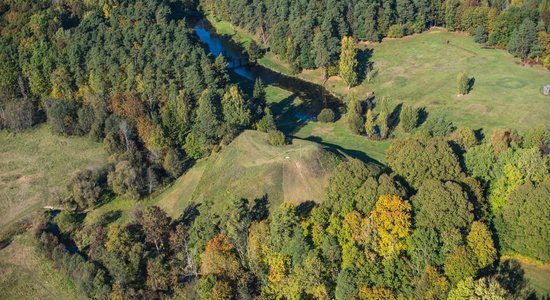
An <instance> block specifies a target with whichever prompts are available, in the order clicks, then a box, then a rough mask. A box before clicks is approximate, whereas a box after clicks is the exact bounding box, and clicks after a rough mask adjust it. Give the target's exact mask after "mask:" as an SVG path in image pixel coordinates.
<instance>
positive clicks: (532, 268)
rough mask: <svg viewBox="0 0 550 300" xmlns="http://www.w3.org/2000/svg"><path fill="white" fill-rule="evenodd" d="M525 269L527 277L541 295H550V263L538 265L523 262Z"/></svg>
mask: <svg viewBox="0 0 550 300" xmlns="http://www.w3.org/2000/svg"><path fill="white" fill-rule="evenodd" d="M521 266H522V268H523V270H524V271H525V278H527V279H529V284H530V285H531V286H532V287H533V288H534V289H535V290H536V291H537V293H538V294H539V295H541V296H542V295H545V296H546V297H550V265H548V264H546V265H542V266H537V265H534V264H529V263H523V262H522V263H521Z"/></svg>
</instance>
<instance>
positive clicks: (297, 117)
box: [269, 93, 315, 135]
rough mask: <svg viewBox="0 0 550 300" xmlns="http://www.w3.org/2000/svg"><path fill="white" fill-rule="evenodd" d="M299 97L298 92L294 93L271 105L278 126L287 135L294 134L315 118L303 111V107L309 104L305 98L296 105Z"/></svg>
mask: <svg viewBox="0 0 550 300" xmlns="http://www.w3.org/2000/svg"><path fill="white" fill-rule="evenodd" d="M297 98H298V93H293V94H292V95H290V96H288V97H286V98H285V99H283V100H282V101H279V102H275V103H271V104H270V105H269V106H270V109H271V112H272V113H273V116H274V118H275V124H276V125H277V128H278V129H279V130H280V131H282V132H283V133H284V134H285V135H292V134H294V133H296V132H298V131H300V129H302V127H304V126H305V125H306V124H307V123H308V122H309V121H313V120H314V118H315V117H314V116H312V115H310V114H308V113H307V112H305V111H303V108H304V107H307V105H308V103H307V100H303V102H302V103H301V104H300V105H296V103H295V101H296V99H297Z"/></svg>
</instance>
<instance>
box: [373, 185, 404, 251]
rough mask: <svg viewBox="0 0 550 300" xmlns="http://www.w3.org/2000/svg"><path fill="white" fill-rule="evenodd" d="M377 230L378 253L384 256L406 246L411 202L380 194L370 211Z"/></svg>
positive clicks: (401, 249)
mask: <svg viewBox="0 0 550 300" xmlns="http://www.w3.org/2000/svg"><path fill="white" fill-rule="evenodd" d="M371 217H372V218H373V220H374V223H375V225H376V229H377V232H378V249H377V251H378V253H379V254H380V255H382V256H384V257H388V256H391V255H393V254H399V253H400V252H401V251H403V250H404V249H405V248H406V243H405V239H406V238H407V237H408V236H409V235H410V233H411V226H412V223H411V204H410V203H409V202H408V201H407V200H403V199H402V198H401V197H399V196H394V195H382V196H380V198H378V201H377V202H376V206H375V208H374V210H373V211H372V212H371Z"/></svg>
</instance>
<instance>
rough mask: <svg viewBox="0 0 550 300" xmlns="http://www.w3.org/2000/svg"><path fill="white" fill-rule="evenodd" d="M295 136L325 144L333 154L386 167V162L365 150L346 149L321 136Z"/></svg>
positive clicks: (326, 148)
mask: <svg viewBox="0 0 550 300" xmlns="http://www.w3.org/2000/svg"><path fill="white" fill-rule="evenodd" d="M293 138H295V139H301V140H306V141H310V142H315V143H318V144H320V145H321V146H323V148H324V149H325V150H327V151H329V152H331V153H333V154H335V155H337V156H339V157H343V156H349V157H352V158H357V159H359V160H361V161H362V162H364V163H366V164H375V165H378V166H380V167H384V164H382V163H381V162H379V161H378V160H376V159H374V158H372V157H370V156H368V155H367V154H366V153H365V152H361V151H357V150H351V149H346V148H344V147H342V146H340V145H337V144H332V143H327V142H325V141H323V139H322V138H321V137H319V136H309V137H307V138H298V137H293Z"/></svg>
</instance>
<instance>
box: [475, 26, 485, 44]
mask: <svg viewBox="0 0 550 300" xmlns="http://www.w3.org/2000/svg"><path fill="white" fill-rule="evenodd" d="M486 41H487V36H486V35H485V28H483V26H481V25H478V26H477V27H476V30H475V32H474V42H476V43H478V44H483V43H485V42H486Z"/></svg>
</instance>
